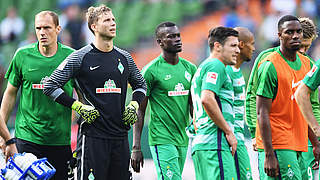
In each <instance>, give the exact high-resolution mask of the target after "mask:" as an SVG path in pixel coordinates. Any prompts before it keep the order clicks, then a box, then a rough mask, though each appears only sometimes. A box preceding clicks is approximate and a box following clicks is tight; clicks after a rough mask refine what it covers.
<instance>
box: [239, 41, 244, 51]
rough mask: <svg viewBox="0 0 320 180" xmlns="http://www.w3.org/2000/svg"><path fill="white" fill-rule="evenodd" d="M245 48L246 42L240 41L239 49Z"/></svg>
mask: <svg viewBox="0 0 320 180" xmlns="http://www.w3.org/2000/svg"><path fill="white" fill-rule="evenodd" d="M243 47H244V42H243V41H239V48H240V49H242V48H243Z"/></svg>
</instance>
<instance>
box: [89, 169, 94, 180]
mask: <svg viewBox="0 0 320 180" xmlns="http://www.w3.org/2000/svg"><path fill="white" fill-rule="evenodd" d="M90 171H91V172H90V174H89V176H88V179H89V180H94V179H95V177H94V175H93V173H92V171H93V170H92V169H90Z"/></svg>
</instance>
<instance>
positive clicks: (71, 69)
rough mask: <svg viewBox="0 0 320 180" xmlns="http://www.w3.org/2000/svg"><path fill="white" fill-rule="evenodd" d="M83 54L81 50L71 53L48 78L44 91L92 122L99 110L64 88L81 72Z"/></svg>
mask: <svg viewBox="0 0 320 180" xmlns="http://www.w3.org/2000/svg"><path fill="white" fill-rule="evenodd" d="M80 53H81V54H80ZM83 54H84V53H82V52H80V51H75V52H73V53H72V54H70V55H69V56H68V57H67V58H66V59H65V60H64V61H63V62H62V63H61V64H60V65H59V66H58V67H57V69H56V70H55V71H54V72H53V73H52V74H51V76H50V77H49V78H48V79H47V80H46V82H45V83H44V90H43V93H44V94H45V95H47V96H49V97H51V98H52V99H53V100H54V101H56V102H57V103H59V104H62V105H64V106H66V107H69V108H71V109H73V110H75V111H76V112H77V113H78V114H79V115H80V116H81V117H82V118H83V119H84V120H85V121H86V122H87V123H92V122H93V121H94V120H95V119H96V118H97V117H98V116H100V115H99V112H98V111H97V110H96V109H95V108H94V107H93V106H92V105H84V104H82V103H81V102H80V101H77V100H75V99H74V98H73V97H70V96H69V95H67V94H66V93H65V92H64V90H63V89H62V87H63V86H64V85H65V84H66V83H67V82H68V81H69V80H70V79H71V78H73V77H75V76H76V75H77V73H78V72H79V69H80V67H81V63H82V57H83Z"/></svg>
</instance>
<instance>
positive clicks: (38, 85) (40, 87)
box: [32, 76, 49, 89]
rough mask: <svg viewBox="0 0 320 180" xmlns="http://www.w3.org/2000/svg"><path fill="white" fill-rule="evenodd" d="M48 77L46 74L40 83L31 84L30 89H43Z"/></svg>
mask: <svg viewBox="0 0 320 180" xmlns="http://www.w3.org/2000/svg"><path fill="white" fill-rule="evenodd" d="M48 79H49V77H48V76H46V77H44V78H42V79H41V81H40V84H32V89H44V83H45V82H46V81H48Z"/></svg>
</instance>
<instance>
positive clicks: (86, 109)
mask: <svg viewBox="0 0 320 180" xmlns="http://www.w3.org/2000/svg"><path fill="white" fill-rule="evenodd" d="M71 109H73V110H75V111H77V113H78V114H79V115H80V116H81V117H82V118H83V119H84V120H85V121H86V122H87V123H89V124H91V123H93V121H94V120H95V119H96V118H97V117H99V116H100V114H99V111H98V110H96V109H95V108H94V107H92V106H89V105H85V104H82V103H81V102H79V101H75V102H74V103H73V104H72V106H71Z"/></svg>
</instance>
